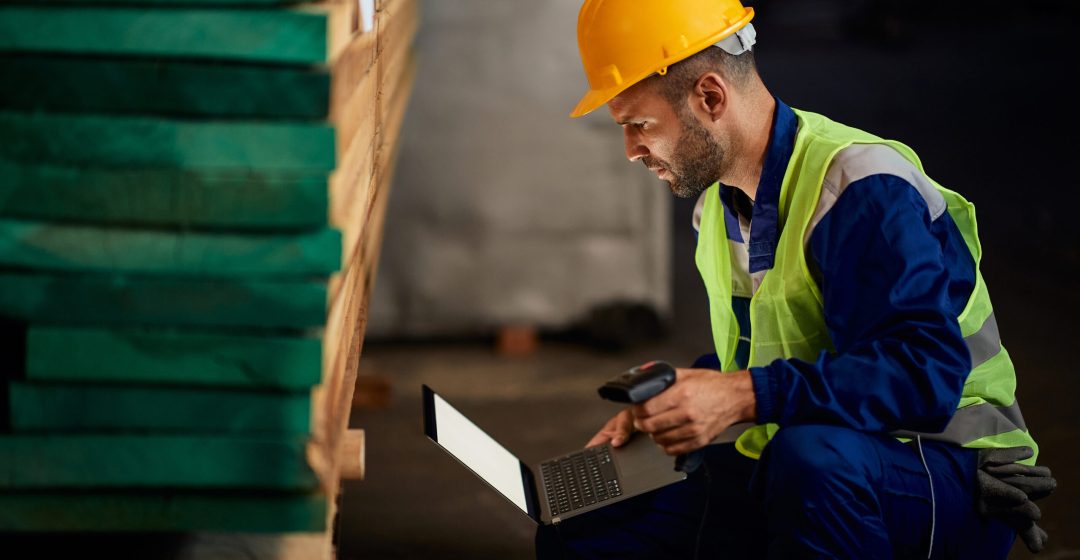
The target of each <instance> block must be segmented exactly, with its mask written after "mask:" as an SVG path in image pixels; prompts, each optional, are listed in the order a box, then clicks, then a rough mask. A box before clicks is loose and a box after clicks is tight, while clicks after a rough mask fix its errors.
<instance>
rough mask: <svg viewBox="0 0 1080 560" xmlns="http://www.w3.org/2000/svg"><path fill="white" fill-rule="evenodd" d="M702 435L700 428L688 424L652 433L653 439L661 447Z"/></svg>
mask: <svg viewBox="0 0 1080 560" xmlns="http://www.w3.org/2000/svg"><path fill="white" fill-rule="evenodd" d="M700 435H702V434H701V433H700V430H698V429H697V428H696V427H694V426H692V425H688V424H684V425H682V426H676V427H674V428H671V429H670V430H664V431H662V432H657V433H654V434H651V436H652V439H653V441H655V442H656V443H657V444H659V445H660V446H661V447H662V446H665V445H674V444H677V443H679V442H682V441H685V440H688V439H693V438H696V437H698V436H700Z"/></svg>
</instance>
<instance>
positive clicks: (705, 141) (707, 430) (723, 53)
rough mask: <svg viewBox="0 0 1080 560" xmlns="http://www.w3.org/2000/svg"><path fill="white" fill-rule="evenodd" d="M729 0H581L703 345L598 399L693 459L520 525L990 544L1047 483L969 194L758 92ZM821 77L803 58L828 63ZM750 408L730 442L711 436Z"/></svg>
mask: <svg viewBox="0 0 1080 560" xmlns="http://www.w3.org/2000/svg"><path fill="white" fill-rule="evenodd" d="M753 16H754V11H753V10H752V9H750V8H746V7H744V6H743V5H742V4H741V3H740V2H739V1H738V0H586V1H585V3H584V6H583V7H582V8H581V12H580V15H579V18H578V30H577V32H578V44H579V48H580V52H581V60H582V63H583V65H584V68H585V74H586V76H587V77H588V82H589V88H590V89H589V91H588V92H587V93H586V94H585V96H584V97H583V98H582V99H581V101H580V102H579V103H578V105H577V106H576V107H575V108H574V110H573V112H572V113H571V116H572V117H580V116H582V115H584V114H586V113H589V112H590V111H593V110H594V109H597V108H599V107H600V106H602V105H605V104H606V105H607V109H608V111H609V112H610V113H611V116H612V118H613V119H614V121H615V123H616V124H618V125H619V126H620V127H622V131H623V137H624V140H625V150H626V156H627V158H628V159H629V160H630V161H631V162H640V163H641V164H643V165H644V166H645V167H647V168H648V169H649V170H650V171H651V172H653V173H655V174H656V175H657V177H659V178H660V179H661V180H663V181H665V182H667V184H668V186H669V187H670V190H671V192H672V193H673V194H674V195H675V196H678V197H686V198H697V201H698V203H697V208H696V209H695V211H694V215H693V224H694V227H695V229H696V230H697V235H698V237H697V252H696V263H697V267H698V269H699V271H700V273H701V277H702V280H703V281H704V284H705V287H706V291H707V293H708V297H709V313H710V318H711V323H712V337H713V342H714V345H715V354H714V355H712V356H711V357H707V358H705V359H703V360H699V364H696V367H691V368H685V369H678V371H677V381H676V382H675V384H674V385H673V386H672V387H671V388H670V389H668V390H667V391H665V392H663V393H660V394H659V395H657V396H655V397H653V398H652V399H650V400H648V401H645V402H644V403H641V404H638V405H633V406H631V407H630V408H627V409H626V410H623V411H622V412H620V413H619V414H618V415H617V416H615V417H614V418H612V419H611V420H610V421H609V422H608V423H607V424H606V425H605V426H604V427H603V428H602V429H601V430H600V431H599V433H597V435H596V437H594V438H593V439H592V441H590V442H589V444H588V445H597V444H601V443H608V442H610V443H611V444H612V445H613V446H615V447H618V446H619V445H621V444H623V443H624V442H625V441H626V440H627V438H628V437H630V435H631V432H633V431H640V432H644V433H645V434H648V436H650V437H651V438H652V439H653V440H654V441H655V442H656V444H657V445H659V446H660V447H661V448H662V449H663V450H664V452H666V453H668V454H670V455H672V456H679V455H686V456H688V457H689V458H692V459H694V460H688V461H687V462H686V464H687V466H689V467H692V466H693V465H694V464H698V463H700V464H701V467H700V468H698V469H697V470H694V471H693V472H692V473H691V474H690V476H689V478H688V480H687V481H685V482H680V483H677V484H674V485H671V486H668V487H665V488H664V489H661V490H658V491H654V492H652V493H650V494H646V495H644V496H641V497H638V498H634V499H630V500H627V501H625V502H621V503H617V504H612V505H611V506H608V507H605V508H601V509H599V510H597V511H595V512H590V513H588V514H584V515H581V516H578V517H575V518H571V519H568V520H566V521H564V522H563V523H561V524H559V525H556V526H554V527H544V528H541V529H540V530H539V532H538V534H537V554H538V556H539V557H542V558H556V557H603V558H650V559H652V558H668V557H672V558H692V557H695V555H696V556H697V557H699V558H707V557H708V558H712V557H715V558H738V557H748V558H761V557H766V556H767V557H769V558H810V557H813V558H888V557H918V558H922V557H927V558H979V559H992V558H1005V557H1006V556H1007V554H1008V552H1009V550H1010V548H1011V546H1012V545H1013V543H1014V541H1015V539H1016V536H1017V534H1019V535H1020V536H1021V537H1022V539H1023V541H1024V542H1025V544H1026V545H1027V546H1028V548H1030V549H1032V550H1039V549H1041V548H1042V547H1043V546H1044V544H1045V542H1046V538H1047V536H1046V533H1045V532H1044V531H1043V530H1042V529H1041V528H1040V527H1039V526H1038V525H1037V524H1036V521H1037V520H1038V518H1039V509H1038V507H1037V506H1036V505H1035V504H1034V503H1033V502H1032V500H1035V499H1038V498H1040V497H1042V496H1045V495H1046V494H1048V493H1049V492H1050V491H1052V490H1053V488H1054V485H1055V482H1054V480H1053V478H1052V477H1051V476H1050V472H1049V470H1048V469H1047V468H1045V467H1042V466H1035V461H1036V458H1037V453H1038V447H1037V445H1036V443H1035V441H1034V439H1033V438H1032V436H1031V434H1030V432H1029V431H1028V429H1027V427H1026V426H1025V423H1024V419H1023V416H1022V415H1021V412H1020V408H1019V404H1018V403H1017V402H1016V398H1015V388H1016V377H1015V374H1014V368H1013V363H1012V361H1011V359H1010V357H1009V354H1008V352H1006V350H1005V348H1004V347H1003V346H1002V344H1001V341H1000V338H999V334H998V332H999V331H998V326H997V322H996V320H995V317H994V312H993V307H992V305H991V302H990V296H989V293H988V291H987V287H986V284H985V283H984V281H983V278H982V275H981V273H980V271H979V261H980V258H981V256H982V254H981V251H982V249H981V246H980V244H979V239H978V234H977V231H976V225H975V213H974V209H973V206H972V205H971V204H970V203H969V202H968V201H967V200H965V199H964V198H963V197H962V196H961V195H959V194H957V193H956V192H953V191H951V190H948V189H946V188H944V187H943V186H941V185H939V184H938V183H936V182H935V181H934V180H933V179H931V178H930V177H929V176H928V175H927V174H926V172H925V171H924V169H923V165H922V163H921V162H920V160H919V158H918V157H917V156H916V154H915V152H913V151H912V150H911V149H910V148H908V147H907V146H905V145H903V144H901V143H899V142H895V141H891V140H885V139H882V138H879V137H877V136H875V135H873V134H870V133H867V132H863V131H861V130H857V129H855V128H851V127H848V126H845V125H842V124H840V123H837V122H834V121H832V120H829V119H828V118H826V117H824V116H821V115H818V114H814V113H811V112H808V111H801V110H797V109H793V108H791V107H789V106H788V105H786V104H784V103H783V102H782V101H781V100H779V99H777V98H776V97H774V96H773V95H772V94H771V93H770V92H769V90H768V89H767V88H766V86H765V84H764V83H763V82H762V79H761V77H760V76H759V74H758V72H757V70H756V67H755V63H754V55H753V50H752V47H753V46H754V45H755V43H756V31H755V29H754V27H753V25H752V24H751V19H752V18H753ZM827 79H828V78H827V77H822V81H823V82H824V81H826V80H827ZM739 423H751V425H752V427H749V428H748V429H746V430H745V431H744V432H743V433H742V434H741V435H740V436H738V439H737V441H736V442H735V443H734V445H733V446H732V445H726V446H725V445H721V444H716V445H709V443H710V442H711V441H713V439H714V438H716V436H717V435H718V434H720V433H721V432H723V431H725V430H726V429H728V428H729V427H730V426H733V425H736V424H739Z"/></svg>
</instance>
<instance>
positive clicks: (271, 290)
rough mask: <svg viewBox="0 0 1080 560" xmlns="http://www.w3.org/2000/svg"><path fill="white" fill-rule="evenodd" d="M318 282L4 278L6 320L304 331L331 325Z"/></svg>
mask: <svg viewBox="0 0 1080 560" xmlns="http://www.w3.org/2000/svg"><path fill="white" fill-rule="evenodd" d="M326 297H327V293H326V285H325V284H324V283H323V282H319V281H280V282H268V281H255V280H244V281H223V280H222V281H213V280H178V279H173V278H148V277H127V276H122V275H78V276H47V275H42V274H15V273H10V272H8V273H2V274H0V316H3V317H7V318H8V319H12V320H20V321H27V322H31V323H34V324H42V325H69V326H90V325H116V326H124V325H128V326H130V325H141V326H148V325H158V326H164V325H168V326H223V327H250V328H254V329H263V330H265V329H273V328H293V329H304V328H310V327H317V326H319V325H322V324H323V323H324V321H325V320H326Z"/></svg>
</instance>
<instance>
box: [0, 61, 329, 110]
mask: <svg viewBox="0 0 1080 560" xmlns="http://www.w3.org/2000/svg"><path fill="white" fill-rule="evenodd" d="M330 81H331V77H330V73H329V72H328V71H327V70H326V69H325V67H320V68H311V67H291V66H264V65H239V64H221V63H214V62H203V63H195V62H189V61H149V60H141V59H115V58H72V57H63V56H43V55H20V56H5V57H0V82H5V83H18V84H19V87H5V88H0V107H4V108H7V109H17V110H23V111H79V112H90V113H156V114H166V115H185V116H203V117H205V116H228V117H232V118H295V119H300V118H305V119H320V118H325V117H326V116H327V115H328V114H329V111H330ZM73 91H78V92H79V94H78V95H72V94H71V92H73Z"/></svg>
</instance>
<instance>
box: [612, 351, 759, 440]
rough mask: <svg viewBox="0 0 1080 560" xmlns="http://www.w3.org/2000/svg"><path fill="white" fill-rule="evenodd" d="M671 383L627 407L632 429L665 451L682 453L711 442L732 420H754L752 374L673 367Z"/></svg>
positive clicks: (746, 371)
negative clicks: (640, 401)
mask: <svg viewBox="0 0 1080 560" xmlns="http://www.w3.org/2000/svg"><path fill="white" fill-rule="evenodd" d="M675 374H676V378H675V384H674V385H672V386H671V387H669V388H668V389H667V390H666V391H664V392H663V393H660V394H659V395H657V396H655V397H653V398H651V399H649V400H647V401H645V402H643V403H641V404H636V405H634V406H633V407H631V410H632V411H633V414H634V427H636V428H637V429H638V430H641V431H643V432H646V433H648V434H649V435H651V436H652V439H653V441H655V442H656V443H657V444H658V445H659V446H660V447H662V448H663V449H664V453H667V454H668V455H682V454H684V453H689V452H691V451H694V450H695V449H700V448H702V447H705V446H706V445H708V444H709V442H710V441H712V440H713V438H715V437H716V436H717V435H719V434H720V432H722V431H724V430H725V429H727V428H728V427H729V426H731V425H732V424H736V423H738V422H746V421H750V420H753V419H754V417H755V406H756V404H757V403H756V399H755V398H754V385H753V382H752V381H751V379H750V372H749V371H748V370H742V371H737V372H731V373H720V372H717V371H714V370H709V369H681V368H680V369H677V370H676V371H675Z"/></svg>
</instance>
